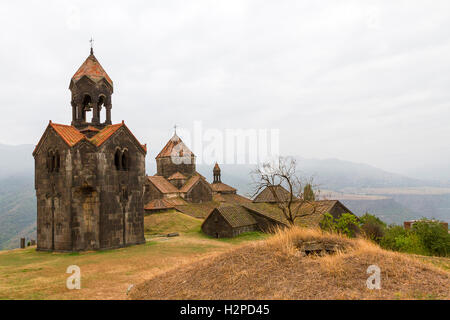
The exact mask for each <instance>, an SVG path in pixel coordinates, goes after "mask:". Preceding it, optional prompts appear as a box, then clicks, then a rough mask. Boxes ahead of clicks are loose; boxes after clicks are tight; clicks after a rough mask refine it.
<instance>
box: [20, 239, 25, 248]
mask: <svg viewBox="0 0 450 320" xmlns="http://www.w3.org/2000/svg"><path fill="white" fill-rule="evenodd" d="M20 249H25V238H20Z"/></svg>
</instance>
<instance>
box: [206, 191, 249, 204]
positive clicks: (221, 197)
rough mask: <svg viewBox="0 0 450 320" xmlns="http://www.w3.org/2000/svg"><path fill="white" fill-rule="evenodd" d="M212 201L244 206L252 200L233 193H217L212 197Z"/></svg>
mask: <svg viewBox="0 0 450 320" xmlns="http://www.w3.org/2000/svg"><path fill="white" fill-rule="evenodd" d="M213 200H214V201H216V202H226V203H234V204H244V203H251V202H252V200H250V199H248V198H246V197H243V196H241V195H239V194H235V193H222V194H220V193H218V194H215V195H213Z"/></svg>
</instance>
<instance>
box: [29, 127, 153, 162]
mask: <svg viewBox="0 0 450 320" xmlns="http://www.w3.org/2000/svg"><path fill="white" fill-rule="evenodd" d="M121 127H124V128H126V130H127V131H128V132H129V133H130V134H131V136H132V137H133V138H134V139H135V141H136V144H137V145H138V146H139V147H140V148H141V150H142V151H143V152H145V153H146V152H147V147H146V145H141V144H140V143H139V141H138V140H137V139H136V137H135V136H134V135H133V133H132V132H131V131H130V130H129V129H128V128H127V126H126V125H125V123H124V122H122V123H119V124H112V125H108V126H106V127H104V128H103V129H101V130H99V129H97V128H95V127H92V126H88V127H87V128H83V129H81V130H78V129H77V128H75V127H74V126H69V125H65V124H57V123H53V122H51V121H50V122H49V124H48V126H47V130H48V128H52V129H53V130H54V131H55V132H56V134H57V135H59V136H60V137H61V138H62V139H63V140H64V142H65V143H66V144H67V145H68V146H69V147H73V146H75V145H76V144H77V143H79V142H80V141H82V140H84V141H87V142H90V143H91V144H93V145H94V146H96V147H100V146H101V145H102V144H103V143H104V142H106V141H107V140H108V139H109V138H110V137H111V136H112V135H113V134H114V133H115V132H116V131H117V130H119V129H120V128H121ZM88 131H91V132H92V131H94V132H95V131H98V133H96V134H95V135H94V136H93V137H91V138H89V137H88V136H86V135H85V134H83V132H88ZM45 135H46V134H45V133H44V135H43V136H42V137H41V139H40V140H39V142H38V144H37V145H36V148H35V149H34V151H33V155H34V154H36V152H37V150H38V149H39V147H40V145H41V143H42V142H43V140H44V136H45Z"/></svg>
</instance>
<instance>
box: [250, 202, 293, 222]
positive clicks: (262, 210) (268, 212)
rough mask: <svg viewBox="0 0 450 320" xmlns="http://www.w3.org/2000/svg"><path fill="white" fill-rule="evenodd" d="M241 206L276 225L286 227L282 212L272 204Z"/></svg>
mask: <svg viewBox="0 0 450 320" xmlns="http://www.w3.org/2000/svg"><path fill="white" fill-rule="evenodd" d="M242 206H243V207H244V208H246V209H248V210H250V211H252V212H254V213H256V214H259V215H262V216H264V217H267V218H269V219H271V220H274V221H276V222H278V223H282V224H285V225H288V223H289V222H288V221H287V219H286V218H285V217H284V214H283V211H281V209H280V208H278V206H277V205H276V204H272V203H267V202H266V203H245V204H242Z"/></svg>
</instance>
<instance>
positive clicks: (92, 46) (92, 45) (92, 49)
mask: <svg viewBox="0 0 450 320" xmlns="http://www.w3.org/2000/svg"><path fill="white" fill-rule="evenodd" d="M89 42H90V43H91V54H94V38H93V37H91V40H89Z"/></svg>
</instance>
